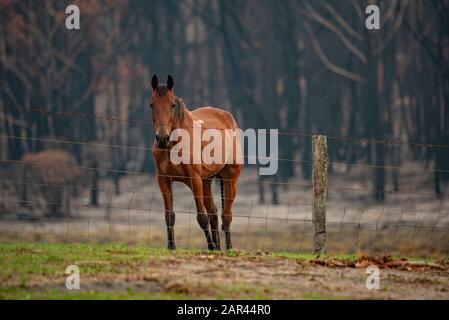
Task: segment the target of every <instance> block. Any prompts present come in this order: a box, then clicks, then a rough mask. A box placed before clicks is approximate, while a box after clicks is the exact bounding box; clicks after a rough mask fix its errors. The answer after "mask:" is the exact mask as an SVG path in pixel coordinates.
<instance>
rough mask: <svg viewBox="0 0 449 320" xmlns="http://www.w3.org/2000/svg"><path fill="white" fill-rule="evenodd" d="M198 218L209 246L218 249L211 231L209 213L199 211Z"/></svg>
mask: <svg viewBox="0 0 449 320" xmlns="http://www.w3.org/2000/svg"><path fill="white" fill-rule="evenodd" d="M196 220H197V221H198V224H199V225H200V227H201V229H203V231H204V235H205V236H206V241H207V248H208V249H209V250H216V247H215V244H214V242H213V240H212V237H211V235H210V232H209V218H208V216H207V213H203V212H198V214H197V216H196Z"/></svg>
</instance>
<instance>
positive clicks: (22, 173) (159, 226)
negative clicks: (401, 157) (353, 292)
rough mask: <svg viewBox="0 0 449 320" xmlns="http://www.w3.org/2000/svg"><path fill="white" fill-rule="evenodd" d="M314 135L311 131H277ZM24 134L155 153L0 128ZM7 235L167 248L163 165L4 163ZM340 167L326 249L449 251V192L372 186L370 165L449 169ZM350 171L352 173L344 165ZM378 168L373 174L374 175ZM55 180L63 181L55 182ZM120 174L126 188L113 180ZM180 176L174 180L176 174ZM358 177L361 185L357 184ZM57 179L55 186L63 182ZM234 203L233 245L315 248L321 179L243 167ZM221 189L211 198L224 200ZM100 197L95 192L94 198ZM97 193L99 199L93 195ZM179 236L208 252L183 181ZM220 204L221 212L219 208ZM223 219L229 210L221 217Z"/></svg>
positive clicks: (1, 181)
mask: <svg viewBox="0 0 449 320" xmlns="http://www.w3.org/2000/svg"><path fill="white" fill-rule="evenodd" d="M0 110H3V111H5V110H15V111H17V112H24V113H25V112H28V113H29V112H32V113H40V114H44V115H45V116H63V117H70V118H74V117H76V118H85V119H86V118H87V119H94V120H99V121H107V122H111V121H114V122H121V123H138V124H143V125H146V126H148V125H151V121H145V120H132V119H121V118H117V117H110V116H102V115H92V114H82V113H71V112H51V111H48V110H46V109H32V108H18V107H0ZM279 135H280V136H281V139H288V138H289V136H294V137H302V138H311V137H312V136H313V134H308V133H289V132H279ZM327 138H328V139H329V141H330V142H329V143H333V142H334V141H349V142H354V143H363V144H365V143H381V144H386V145H403V146H408V147H425V148H440V149H442V150H444V152H449V151H447V150H446V149H447V148H449V146H447V145H442V144H432V143H431V144H426V143H417V142H408V141H400V140H376V139H364V138H353V137H335V136H327ZM2 139H3V140H5V139H16V140H21V141H38V142H43V143H47V144H50V145H52V144H54V145H56V146H60V145H78V146H83V147H89V148H93V149H96V148H98V149H100V148H109V149H113V150H131V151H132V150H136V151H137V150H138V151H141V152H150V151H151V149H152V148H151V147H149V146H140V145H139V146H133V145H125V144H123V145H121V144H111V143H103V142H92V141H79V140H75V139H61V138H43V137H22V136H18V135H12V134H6V133H5V134H3V133H1V134H0V140H2ZM276 160H277V161H279V162H280V163H282V162H293V163H294V164H295V165H298V166H300V165H311V163H312V160H311V159H310V160H309V159H287V158H277V159H276ZM0 164H1V165H2V169H1V170H2V174H1V178H0V240H2V241H17V240H19V241H61V242H72V241H75V242H79V241H81V242H85V241H89V242H95V241H97V242H116V241H119V242H121V241H124V242H131V243H144V244H147V245H150V246H161V247H165V246H166V229H165V218H164V212H165V209H164V206H163V201H162V197H161V192H160V191H159V189H158V187H157V183H156V172H155V171H145V172H142V171H139V170H130V169H126V168H116V167H113V166H112V165H111V164H110V163H107V162H103V163H102V164H103V166H100V165H96V166H93V165H82V164H79V163H61V162H58V161H52V159H46V160H45V161H39V162H33V161H26V160H24V159H20V160H18V159H9V158H2V159H0ZM329 166H330V167H332V168H335V172H334V173H332V174H331V175H330V183H329V186H328V192H329V200H328V205H327V213H326V214H327V220H326V228H327V237H328V240H327V248H328V252H329V253H353V252H358V251H362V252H370V253H386V254H413V255H424V256H428V255H439V254H447V253H449V203H448V202H447V198H446V197H445V196H444V195H440V196H439V197H436V195H435V193H434V192H431V191H428V190H427V189H428V188H425V190H420V189H416V184H414V183H408V185H407V186H404V185H400V186H396V187H394V188H393V187H392V188H387V187H385V188H383V189H376V188H373V187H372V185H371V186H370V185H369V183H367V182H366V180H367V176H366V170H371V169H376V168H379V167H381V168H383V169H385V170H396V171H398V172H399V173H403V174H404V175H408V176H413V177H420V178H422V180H423V181H425V179H427V177H428V175H429V174H430V173H435V172H438V173H444V174H445V173H449V169H446V168H444V169H435V168H430V167H419V166H416V164H414V163H411V164H410V165H409V166H400V165H397V166H388V165H386V166H379V165H373V164H367V163H347V162H337V161H334V162H329ZM339 167H343V168H351V170H353V171H354V172H355V173H354V176H353V177H348V176H347V173H346V172H343V173H339V171H338V170H337V169H336V168H339ZM370 172H371V171H370ZM55 175H56V176H57V179H54V178H51V177H52V176H55ZM116 176H119V177H120V179H119V182H118V184H117V183H116V182H115V180H114V177H116ZM170 177H172V178H175V176H170ZM353 180H354V181H353ZM55 181H56V182H55ZM238 184H239V185H238V190H239V191H238V193H237V198H236V200H235V203H234V206H233V222H232V226H231V232H232V236H233V242H234V247H235V248H236V249H241V250H263V251H265V250H274V251H312V247H313V242H312V238H313V219H312V209H313V195H312V193H313V192H312V189H313V184H312V183H311V182H310V180H308V179H305V178H302V177H296V178H292V179H288V180H283V179H280V178H278V177H271V178H261V177H259V176H258V175H257V174H256V172H255V170H253V169H251V168H245V169H244V173H243V175H242V177H240V178H239V181H238ZM217 189H218V187H214V194H213V198H214V199H215V201H217V202H218V203H220V202H221V195H220V192H219V190H217ZM269 191H272V192H273V193H277V194H278V197H279V199H278V201H277V203H275V204H274V203H271V202H270V201H268V203H267V202H265V203H261V194H267V193H269ZM376 192H385V193H388V194H390V196H389V199H388V201H381V202H373V201H371V200H368V199H369V197H370V196H372V194H373V193H376ZM94 194H95V196H94ZM94 197H97V199H96V200H95V201H94V200H93V198H94ZM174 199H175V203H174V204H175V208H174V211H175V214H176V225H175V230H176V233H175V238H176V242H177V246H178V247H185V248H205V245H206V243H205V241H204V235H203V233H202V230H201V229H200V227H199V226H198V224H197V222H196V215H197V212H196V207H195V203H194V199H193V196H192V194H191V192H190V190H188V189H187V188H186V187H182V186H180V187H175V196H174ZM220 211H221V210H220V209H219V212H220ZM219 215H221V214H219Z"/></svg>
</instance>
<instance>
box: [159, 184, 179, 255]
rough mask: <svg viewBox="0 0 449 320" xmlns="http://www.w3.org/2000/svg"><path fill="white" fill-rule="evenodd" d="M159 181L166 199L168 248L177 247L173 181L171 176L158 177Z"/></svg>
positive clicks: (163, 196)
mask: <svg viewBox="0 0 449 320" xmlns="http://www.w3.org/2000/svg"><path fill="white" fill-rule="evenodd" d="M157 182H158V184H159V189H160V190H161V193H162V198H163V199H164V208H165V224H166V225H167V240H168V242H167V248H168V249H176V245H175V231H174V227H175V213H174V212H173V191H172V182H171V179H170V178H167V177H161V176H158V177H157Z"/></svg>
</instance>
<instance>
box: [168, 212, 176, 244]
mask: <svg viewBox="0 0 449 320" xmlns="http://www.w3.org/2000/svg"><path fill="white" fill-rule="evenodd" d="M165 223H166V225H167V248H168V249H170V250H174V249H176V245H175V230H174V226H175V213H174V212H167V213H165Z"/></svg>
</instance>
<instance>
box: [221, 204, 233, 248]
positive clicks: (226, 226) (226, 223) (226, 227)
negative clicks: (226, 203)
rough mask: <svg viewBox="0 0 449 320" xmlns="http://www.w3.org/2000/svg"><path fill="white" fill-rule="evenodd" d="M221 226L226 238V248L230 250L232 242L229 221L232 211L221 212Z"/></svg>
mask: <svg viewBox="0 0 449 320" xmlns="http://www.w3.org/2000/svg"><path fill="white" fill-rule="evenodd" d="M221 221H222V224H221V227H222V229H223V231H224V233H225V239H226V249H227V250H231V249H232V242H231V221H232V213H223V214H222V216H221Z"/></svg>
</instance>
